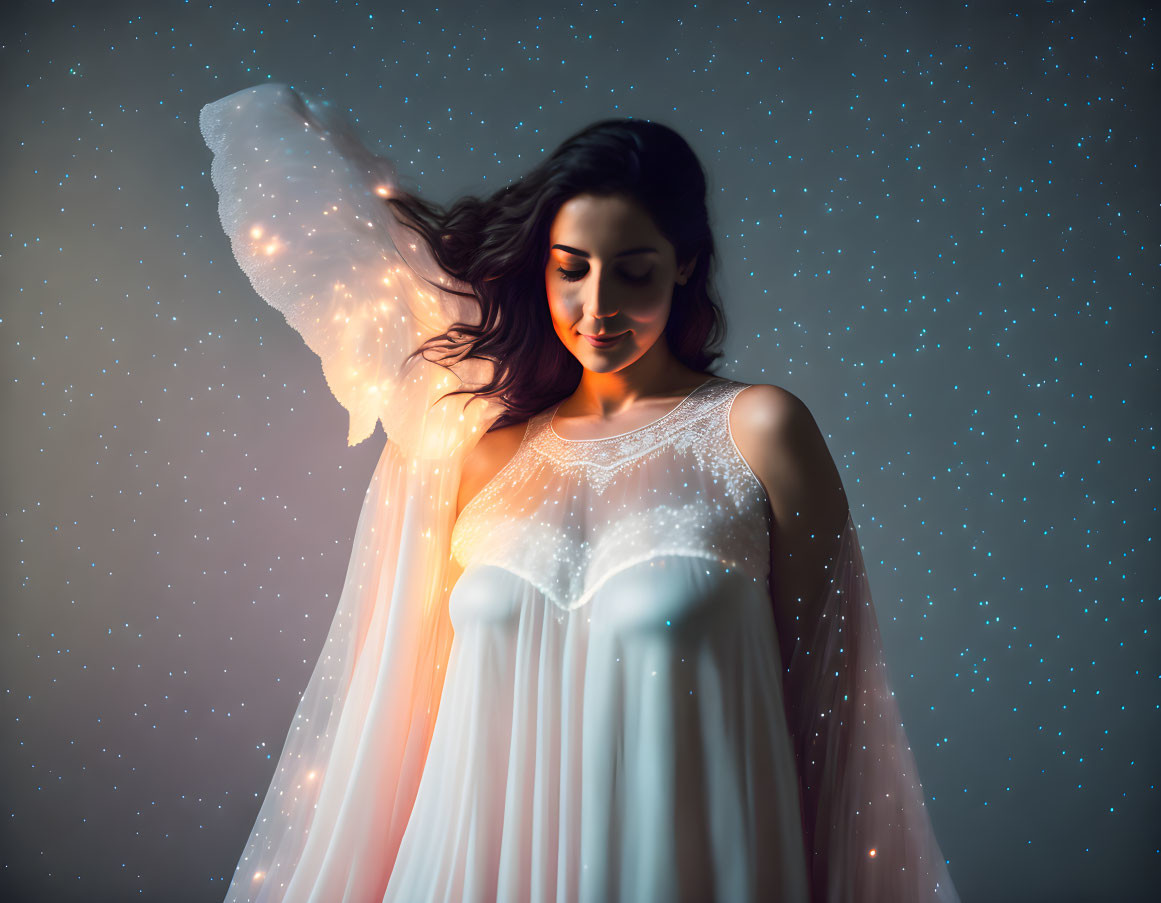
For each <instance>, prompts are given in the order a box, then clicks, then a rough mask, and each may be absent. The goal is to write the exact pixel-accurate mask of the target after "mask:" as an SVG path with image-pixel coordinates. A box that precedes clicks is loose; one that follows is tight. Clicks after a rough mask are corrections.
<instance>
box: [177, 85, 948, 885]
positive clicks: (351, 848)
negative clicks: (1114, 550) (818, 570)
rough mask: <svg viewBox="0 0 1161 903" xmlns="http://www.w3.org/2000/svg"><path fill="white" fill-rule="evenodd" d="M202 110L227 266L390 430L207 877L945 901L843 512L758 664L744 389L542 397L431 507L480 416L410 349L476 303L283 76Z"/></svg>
mask: <svg viewBox="0 0 1161 903" xmlns="http://www.w3.org/2000/svg"><path fill="white" fill-rule="evenodd" d="M200 125H201V130H202V134H203V136H204V137H205V139H206V142H207V144H208V146H209V147H210V149H211V150H212V152H213V154H214V158H213V164H212V169H211V176H212V179H213V183H214V186H215V188H216V189H217V191H218V193H219V196H220V202H219V214H220V216H221V220H222V225H223V228H224V230H225V232H226V234H227V235H228V236H229V238H230V242H231V247H232V250H233V252H234V256H235V258H236V259H237V260H238V263H239V265H240V266H241V268H242V269H243V271H244V272H245V273H246V274H247V276H248V277H249V278H250V281H251V283H252V284H253V286H254V288H255V290H256V291H257V292H258V293H259V294H260V295H261V297H262V298H263V299H264V300H265V301H266V302H268V303H269V304H270V305H272V306H273V307H275V308H276V309H278V310H279V311H281V312H282V313H283V314H284V315H285V316H286V318H287V321H288V322H289V323H290V325H291V326H293V327H294V328H295V329H296V330H297V331H299V333H300V334H301V335H302V336H303V339H304V341H305V342H306V344H307V346H308V347H309V348H310V349H311V350H312V351H314V352H315V353H316V354H317V355H318V356H319V358H320V360H321V362H322V368H323V373H324V375H325V376H326V379H327V383H328V385H329V386H330V387H331V389H332V391H333V392H334V394H335V397H336V398H337V399H338V400H339V401H340V403H342V404H343V405H344V407H345V408H346V409H347V410H348V412H349V413H350V417H351V420H350V429H349V432H348V437H347V440H348V442H350V443H351V444H355V443H357V442H359V441H361V440H362V439H364V438H366V437H367V436H369V435H371V433H372V432H373V430H374V427H375V424H376V421H377V420H381V421H382V423H383V425H384V428H385V430H386V432H387V442H386V443H385V445H384V448H383V452H382V455H381V457H380V459H379V463H378V465H377V466H376V468H375V472H374V473H373V475H372V477H371V482H370V486H369V487H368V489H367V492H366V496H365V498H364V503H363V507H362V510H361V512H360V515H359V520H358V524H357V527H356V530H355V538H354V544H353V549H352V556H351V561H350V565H349V567H348V570H347V575H346V578H345V580H344V584H343V588H342V593H341V595H340V599H339V603H338V606H337V608H336V610H335V612H334V616H333V620H332V622H331V627H330V630H329V631H328V634H327V638H326V641H325V643H324V645H323V648H322V651H321V653H320V655H319V658H318V661H317V663H316V665H315V669H314V671H313V672H312V674H311V677H310V679H309V681H308V683H307V685H306V687H305V688H304V690H303V694H302V697H301V699H300V701H299V704H298V707H297V710H296V712H295V715H294V719H293V721H292V723H291V725H290V729H289V731H288V734H287V738H286V742H285V744H284V746H283V748H282V751H281V753H280V755H279V757H278V762H277V765H276V767H275V769H274V772H273V774H272V776H271V779H270V786H269V788H268V789H267V791H266V794H265V797H264V798H263V800H262V803H261V806H260V807H259V809H258V812H257V816H256V819H255V822H254V826H253V828H252V830H251V832H250V836H249V838H248V839H247V841H246V843H245V846H244V848H243V850H242V853H241V855H240V858H239V860H238V864H237V868H236V870H235V873H234V877H233V880H232V882H231V884H230V888H229V891H228V894H227V899H228V900H230V901H254V903H259V901H264V903H265V901H269V903H273V901H317V903H362V901H380V900H391V901H444V900H456V901H460V900H463V901H492V900H501V901H508V900H511V901H524V900H528V901H560V903H566V901H582V900H583V901H598V900H599V901H626V903H629V901H634V903H635V901H649V900H724V901H730V900H738V901H751V900H754V901H756V900H780V901H799V900H810V901H812V903H815V901H826V903H837V901H861V903H909V901H940V903H948V901H951V903H954V901H957V900H958V897H957V896H956V894H955V891H954V889H953V887H952V884H951V881H950V879H949V877H948V873H947V867H946V863H945V860H944V859H943V856H942V854H941V852H940V850H939V847H938V844H937V843H936V840H935V836H934V832H933V830H932V826H931V823H930V820H929V814H928V810H927V808H926V806H925V803H924V797H923V791H922V787H921V785H920V783H919V779H918V775H917V774H916V770H915V763H914V759H913V757H912V755H911V752H910V749H909V747H908V746H907V737H906V734H905V732H904V730H903V726H902V724H901V723H900V721H899V713H898V710H897V707H896V705H895V702H894V696H893V693H892V692H891V690H890V686H889V682H888V679H887V670H886V667H885V664H884V662H883V660H882V655H881V644H880V637H879V629H878V624H877V621H876V618H875V614H874V607H873V604H872V601H871V595H870V589H869V586H868V584H867V579H866V571H865V568H864V565H863V561H862V557H861V554H860V550H859V544H858V537H857V534H856V532H855V527H854V524H853V521H852V520H851V518H850V517H849V516H848V518H847V521H846V524H845V526H844V527H843V529H842V531H841V532H840V533H839V534H838V535H837V536H836V537H834V539H833V542H834V549H833V565H832V570H831V573H830V579H829V581H828V583H827V585H826V587H825V590H824V591H822V593H821V594H820V597H819V598H818V599H815V600H811V602H810V604H809V605H806V606H804V607H803V609H802V611H801V612H800V614H799V615H798V616H797V617H796V618H794V619H791V620H790V623H793V624H794V625H795V628H794V630H795V636H794V637H793V642H792V643H791V646H790V648H792V650H793V651H792V654H791V658H790V660H789V661H787V662H782V661H780V660H779V651H778V650H779V648H780V647H779V643H778V637H777V636H776V633H775V626H774V625H775V622H774V619H773V615H772V609H771V605H772V602H771V594H770V588H769V583H768V580H769V561H770V546H769V542H770V529H771V520H770V517H771V514H770V506H769V502H768V501H767V500H766V497H765V493H764V491H763V488H762V486H761V484H760V482H759V481H758V480H757V478H756V477H755V476H754V474H753V472H752V471H751V470H750V468H749V466H748V465H747V463H746V462H745V460H744V459H743V458H742V456H741V454H740V452H739V451H738V449H737V447H736V445H735V444H734V442H733V439H732V436H731V434H730V429H729V419H728V418H729V410H730V406H731V405H732V403H733V400H734V399H735V398H736V397H737V395H738V393H739V392H741V391H742V390H743V389H744V388H745V387H746V385H745V384H744V383H740V382H736V381H733V380H729V379H724V378H721V377H714V378H713V379H711V380H709V381H707V382H706V383H703V384H702V385H701V386H699V387H698V388H697V389H695V390H694V391H693V392H692V393H691V394H690V395H689V396H687V397H686V398H685V399H683V400H682V402H681V403H680V404H679V405H678V406H676V407H675V408H674V409H673V410H672V411H670V412H669V413H668V414H666V415H665V416H663V417H661V418H660V419H658V420H656V421H654V422H653V423H651V424H649V425H647V426H645V427H642V428H640V429H637V430H632V431H630V432H628V433H625V434H622V435H619V436H613V437H608V438H605V439H595V440H592V439H590V440H568V439H564V438H562V437H560V436H559V435H557V434H556V432H555V431H554V430H553V428H552V424H551V420H550V418H551V416H552V413H553V412H554V411H555V408H552V409H549V410H546V411H544V412H542V413H541V414H540V415H538V416H536V417H533V418H532V419H531V420H530V421H529V422H528V423H527V425H526V429H525V433H524V437H523V441H522V443H521V445H520V447H519V450H518V451H517V452H516V454H515V456H514V457H513V458H512V459H511V460H510V461H509V462H507V463H506V464H505V466H504V467H503V468H502V469H501V471H500V472H499V473H497V474H496V476H495V477H494V478H493V479H492V480H491V481H490V482H489V483H488V484H487V485H486V486H485V487H484V488H483V489H482V490H481V491H480V492H479V494H478V495H476V496H475V498H473V499H472V501H471V502H470V503H469V504H468V505H467V506H466V507H465V509H464V511H463V512H462V514H461V515H460V517H459V518H458V519H457V517H456V515H455V502H456V495H457V491H458V487H459V481H460V474H461V472H462V465H463V458H464V456H465V455H466V454H467V452H468V451H470V449H471V448H472V447H473V446H474V444H475V443H476V442H477V441H478V440H479V438H480V436H481V435H482V434H483V433H484V432H485V431H486V430H487V429H488V427H489V426H491V425H492V424H493V423H494V422H495V419H496V417H497V416H498V415H499V414H500V413H501V409H500V408H499V406H498V405H497V404H496V403H494V402H493V401H489V400H485V399H479V398H474V397H473V396H472V395H471V394H470V390H471V389H473V388H479V387H480V386H481V385H482V384H483V382H485V381H486V380H487V379H488V378H489V376H490V369H489V368H490V366H491V364H490V363H489V362H485V361H472V360H465V361H461V362H457V363H455V364H453V365H450V366H446V367H445V366H443V365H442V364H437V363H434V362H432V361H429V360H426V359H425V358H423V357H416V358H412V359H410V360H409V359H407V354H408V353H409V352H410V351H411V350H413V349H414V348H415V347H416V346H417V345H418V344H419V343H420V342H421V341H422V340H423V339H425V338H428V337H430V336H433V335H437V334H439V333H440V332H442V331H443V330H445V329H447V328H448V326H449V325H451V324H453V323H455V322H471V323H475V322H478V314H479V311H478V305H475V303H474V299H473V298H472V297H471V296H470V293H469V292H468V289H469V287H467V286H464V285H462V284H457V283H454V282H453V281H452V280H450V279H448V278H447V276H446V274H443V273H442V272H440V271H439V269H438V267H436V266H435V265H434V263H433V261H432V259H431V257H430V252H428V251H427V249H426V247H425V246H424V245H423V243H422V242H421V241H417V240H416V238H415V235H414V233H413V232H411V231H409V230H408V228H407V227H406V225H405V224H403V223H401V222H400V221H398V220H397V219H396V218H395V217H394V215H393V214H392V212H391V210H390V208H389V207H388V206H387V205H386V204H385V203H384V199H385V198H387V197H390V195H391V192H392V191H393V190H394V189H395V188H396V187H397V183H396V181H395V170H394V167H393V165H392V163H391V162H390V161H389V160H387V159H385V158H383V157H379V156H377V155H375V154H373V153H371V152H370V151H369V150H368V149H367V148H366V147H365V146H364V145H363V144H362V143H361V141H360V139H359V138H358V136H357V135H356V134H355V132H354V131H353V129H352V128H351V127H350V125H349V124H348V123H347V122H346V121H345V120H344V118H343V117H342V116H341V115H339V114H338V113H337V111H336V110H335V109H334V108H333V107H331V106H330V105H329V104H328V103H326V102H325V101H319V100H314V99H311V98H308V97H305V96H304V95H302V94H300V93H299V92H296V91H294V90H293V89H291V88H289V87H287V86H286V85H280V84H269V83H268V84H262V85H259V86H256V87H254V88H249V89H246V90H243V91H239V92H237V93H236V94H232V95H229V96H228V97H224V98H222V99H220V100H217V101H214V102H213V103H210V104H207V105H206V106H205V107H204V108H203V110H202V113H201V119H200ZM461 388H463V389H467V390H469V391H468V393H465V394H464V395H459V396H447V395H446V394H445V393H447V392H449V391H451V390H454V389H461ZM779 622H780V623H783V622H784V619H781V618H780V619H779Z"/></svg>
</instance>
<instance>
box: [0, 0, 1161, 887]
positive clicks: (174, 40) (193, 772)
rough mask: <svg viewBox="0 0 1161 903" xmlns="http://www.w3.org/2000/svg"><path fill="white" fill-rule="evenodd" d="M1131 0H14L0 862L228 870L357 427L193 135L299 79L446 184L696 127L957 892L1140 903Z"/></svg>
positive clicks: (4, 52)
mask: <svg viewBox="0 0 1161 903" xmlns="http://www.w3.org/2000/svg"><path fill="white" fill-rule="evenodd" d="M400 2H401V3H406V0H400ZM1149 6H1150V4H1148V3H1136V4H1134V3H1096V4H1092V3H1090V4H1084V3H1075V4H1071V5H1070V4H1057V3H1026V4H1019V3H1018V4H1007V3H1003V4H1001V3H992V4H981V3H973V2H965V3H960V4H956V5H955V6H954V8H953V6H952V5H951V4H932V3H924V2H920V0H909V2H903V3H890V4H878V3H867V2H863V3H858V4H848V3H840V2H835V3H816V4H798V5H793V4H784V3H778V2H770V3H759V2H753V3H743V2H738V3H713V4H706V3H691V2H687V0H672V2H652V3H644V2H616V3H615V2H606V0H593V2H586V3H579V2H575V3H552V2H537V3H531V2H523V3H514V2H506V3H503V4H448V5H440V6H438V7H436V6H433V5H432V4H429V3H423V4H417V5H415V6H410V5H407V6H403V7H401V6H400V4H399V3H397V4H395V5H391V6H388V5H380V4H376V3H368V2H363V3H355V2H346V0H341V2H331V3H322V2H302V3H279V2H272V3H269V4H260V3H214V4H211V3H208V2H204V0H196V2H188V3H173V2H158V3H143V2H137V3H80V2H75V0H74V2H56V3H50V2H35V3H23V4H6V5H5V7H4V12H3V13H2V14H0V16H2V17H3V18H2V20H0V24H2V26H3V27H2V32H0V60H2V62H3V67H2V71H3V75H4V82H5V85H4V87H5V90H4V97H5V98H6V100H5V103H4V122H5V127H4V135H3V138H2V140H0V155H2V166H0V174H2V178H3V199H4V201H3V220H4V222H3V225H4V228H3V230H2V235H0V262H2V264H3V265H2V268H0V279H2V283H0V285H2V293H0V298H2V301H0V304H2V309H0V370H2V379H0V404H2V417H3V419H2V428H0V455H2V462H3V479H2V481H0V529H2V531H3V545H2V551H0V555H2V558H0V574H2V576H0V580H2V583H0V588H2V592H3V620H2V623H0V687H2V693H0V704H2V710H0V716H2V719H3V725H4V731H3V735H2V738H0V739H2V743H0V749H2V750H3V760H2V769H0V773H2V774H3V794H2V797H3V813H2V814H3V821H2V824H3V827H2V829H0V830H2V831H3V842H2V861H0V896H2V897H3V898H4V899H8V900H54V901H71V900H85V901H95V900H126V899H131V898H132V899H146V900H167V901H185V900H190V901H195V900H196V901H211V900H219V899H221V897H222V896H223V895H224V893H225V891H226V888H227V885H228V884H229V881H230V878H231V876H232V873H233V870H234V867H235V865H236V863H237V859H238V856H239V855H240V853H241V851H242V847H243V845H244V842H245V840H246V838H247V837H248V834H249V831H250V829H251V826H252V824H253V820H254V817H255V815H256V813H257V810H258V807H259V804H260V802H261V799H262V796H263V795H264V792H265V790H266V787H267V784H268V781H269V779H270V776H271V774H272V772H273V769H274V765H275V762H276V760H277V756H278V752H279V750H280V749H281V744H282V741H283V739H284V738H285V736H286V731H287V729H288V727H289V725H290V720H291V717H292V715H293V713H294V709H295V705H296V702H297V698H298V694H299V693H300V691H301V690H302V688H303V687H304V686H305V684H306V681H307V678H308V677H309V675H310V672H311V670H312V668H313V665H314V662H315V659H316V656H317V654H318V652H319V650H320V648H321V646H322V642H323V639H324V637H325V634H326V630H327V627H328V625H329V622H330V616H331V614H332V612H333V610H334V606H335V605H336V604H337V601H338V594H339V590H340V589H341V585H342V581H343V577H344V574H345V570H346V566H347V562H348V557H349V555H350V551H351V543H352V540H353V535H354V529H355V524H356V517H357V515H358V512H359V508H360V505H361V502H362V499H363V493H364V490H365V489H366V487H367V484H368V482H369V479H370V475H371V472H372V470H373V469H374V466H375V463H376V461H377V460H378V457H379V453H380V451H381V449H382V446H383V443H384V441H385V438H384V434H383V432H382V429H381V428H380V429H378V431H377V432H376V434H375V436H374V437H372V438H371V439H370V440H368V441H366V442H364V443H363V444H361V445H360V446H358V447H355V448H348V447H347V445H346V441H345V439H346V429H347V415H346V412H345V411H344V410H343V409H342V408H341V407H340V406H339V404H338V403H337V402H336V401H335V399H334V398H333V397H332V396H331V395H330V393H329V392H328V390H327V388H326V385H325V383H324V381H323V377H322V372H321V369H320V365H319V361H318V359H317V358H316V357H315V356H314V355H313V354H312V353H311V352H310V351H309V349H307V348H306V346H305V345H304V344H303V343H302V341H301V339H300V338H299V336H298V334H297V333H295V332H294V331H293V330H292V329H291V328H290V327H289V326H288V325H287V324H286V322H285V320H284V319H283V318H282V316H281V315H280V314H278V313H277V312H275V311H274V310H273V309H271V308H269V307H267V306H266V305H265V303H264V302H263V301H262V300H261V298H260V297H259V296H258V295H257V294H256V293H255V292H254V291H253V289H252V288H251V287H250V285H249V283H248V281H247V279H246V277H245V276H244V274H243V273H242V272H241V270H240V269H239V267H238V266H237V264H236V262H235V261H234V259H233V257H232V256H231V252H230V248H229V243H228V240H227V238H226V236H225V235H224V234H223V232H222V230H221V228H220V225H219V223H218V220H217V202H218V198H217V195H216V193H215V192H214V190H213V188H212V186H211V185H210V181H209V165H210V152H209V150H208V149H207V148H206V146H205V145H204V143H203V142H202V140H201V136H200V134H199V132H198V127H197V121H198V112H199V110H200V109H201V107H202V105H203V104H205V103H207V102H209V101H211V100H214V99H217V98H219V97H222V96H224V95H226V94H229V93H232V92H234V91H237V90H239V89H241V88H245V87H249V86H251V85H255V84H258V83H261V82H264V81H281V82H287V83H289V84H291V85H293V86H295V87H297V88H300V89H301V90H303V91H305V92H307V93H310V94H313V95H316V96H321V97H326V98H329V99H330V100H331V101H332V102H334V103H336V104H339V105H340V106H341V107H342V108H343V109H344V110H348V111H349V118H350V119H351V121H353V122H355V123H356V124H357V127H358V128H359V129H360V131H361V134H362V135H363V136H364V138H365V140H366V141H367V143H368V144H370V145H371V146H372V147H374V148H376V150H377V151H378V152H379V153H382V154H384V155H386V156H389V157H390V158H391V159H393V160H394V161H396V163H397V165H398V167H399V170H400V174H401V176H402V177H403V178H404V179H406V180H410V181H411V183H412V184H414V185H416V186H418V188H419V189H420V191H421V194H422V195H423V196H425V197H428V198H430V199H434V200H437V201H440V202H448V201H450V200H452V199H453V198H455V197H457V196H459V195H461V194H463V193H468V192H471V193H489V192H491V191H493V190H495V189H497V188H499V187H500V186H502V185H504V184H506V183H508V182H510V181H513V180H515V179H517V178H519V177H520V175H521V173H522V172H524V171H526V170H527V169H528V168H530V167H531V166H532V165H533V164H535V163H536V162H538V161H539V160H541V159H543V157H544V156H545V155H546V154H547V153H549V152H551V150H552V149H553V148H554V147H555V146H556V144H557V143H558V142H559V141H560V140H562V139H563V138H564V137H566V136H567V135H568V134H570V133H572V132H573V131H574V130H576V129H577V128H579V127H580V126H581V125H584V124H586V123H588V122H591V121H593V120H595V119H598V118H603V117H606V116H618V115H624V116H634V117H639V118H652V119H658V120H660V121H662V122H665V123H667V124H669V125H672V126H673V127H675V128H677V129H678V130H679V131H680V132H681V133H682V134H683V135H685V136H686V137H687V139H688V140H689V141H690V143H691V144H692V145H693V146H694V148H695V150H696V151H697V152H698V154H699V155H700V156H701V158H702V161H703V163H704V164H705V166H706V168H707V171H708V175H709V180H710V182H709V184H710V189H711V195H712V196H711V199H710V203H711V215H712V217H713V219H714V224H715V227H716V234H717V238H718V241H719V253H720V258H721V259H720V264H721V278H720V282H719V287H720V290H721V294H722V297H723V299H724V304H725V309H726V315H727V319H728V322H729V337H728V339H727V343H726V351H727V354H726V360H725V362H724V364H723V365H722V366H721V367H720V372H721V373H722V374H723V375H726V376H730V377H732V378H735V379H741V380H745V381H749V382H773V383H776V384H778V385H781V386H784V387H785V388H787V389H789V390H791V391H792V392H794V393H795V394H797V395H798V396H799V397H801V398H802V399H803V400H804V401H806V403H807V404H808V405H809V406H810V408H811V410H812V411H813V413H814V415H815V418H816V420H817V421H818V423H819V425H820V427H821V428H822V430H823V433H824V434H825V436H826V437H827V441H828V444H829V447H830V449H831V452H832V454H833V455H834V457H835V460H836V462H837V464H838V466H839V469H840V472H841V473H842V475H843V480H844V484H845V486H846V490H847V495H848V498H849V500H850V502H851V506H852V512H853V514H854V517H855V522H856V525H857V527H858V529H859V533H860V538H861V540H862V542H863V546H864V555H865V557H866V560H867V563H868V566H869V567H870V569H871V573H870V581H871V587H872V589H873V592H874V595H875V600H876V608H877V613H878V618H879V622H880V625H881V627H882V631H883V639H884V644H885V654H886V660H887V663H888V669H889V673H890V675H891V680H892V683H893V686H894V688H895V691H896V695H897V698H898V702H899V706H900V709H901V712H902V716H903V720H904V722H905V725H906V727H907V731H908V736H909V738H910V741H911V743H912V748H913V750H914V753H915V756H916V759H917V762H918V766H919V772H920V777H921V779H922V781H923V784H924V789H925V793H926V797H927V800H928V807H929V809H930V811H931V816H932V819H933V822H934V825H935V828H936V833H937V836H938V837H939V840H940V844H941V847H942V849H943V852H944V854H945V856H946V857H947V858H948V859H949V860H950V871H951V876H952V879H953V880H954V881H955V883H956V886H957V889H958V890H959V892H960V894H961V896H962V898H963V900H964V901H991V903H1000V901H1057V903H1059V901H1090V900H1091V901H1095V900H1114V899H1115V900H1120V901H1131V900H1144V899H1146V896H1147V893H1148V892H1149V891H1150V890H1151V889H1152V890H1155V888H1156V886H1157V882H1158V879H1159V872H1161V869H1159V863H1161V819H1159V818H1158V814H1159V807H1158V790H1157V781H1158V777H1159V768H1158V759H1159V752H1158V751H1159V739H1161V737H1159V733H1161V732H1159V731H1158V720H1159V717H1161V709H1159V703H1161V693H1159V688H1158V678H1159V677H1161V673H1159V657H1158V654H1157V648H1156V629H1155V628H1156V625H1155V623H1154V622H1155V620H1156V614H1157V603H1158V585H1159V583H1158V570H1159V569H1158V565H1157V558H1158V553H1157V549H1156V547H1155V546H1154V542H1155V534H1156V530H1157V526H1158V520H1157V504H1158V495H1157V485H1156V476H1157V429H1158V401H1157V398H1158V393H1157V391H1156V390H1157V388H1158V384H1159V381H1158V378H1157V377H1158V373H1157V355H1158V347H1157V344H1158V342H1157V327H1158V315H1157V278H1158V268H1159V258H1158V244H1159V233H1158V219H1157V217H1158V200H1159V196H1158V181H1157V172H1156V161H1157V159H1158V157H1159V148H1158V135H1157V119H1156V111H1157V106H1158V74H1157V62H1158V56H1159V53H1158V48H1159V46H1161V45H1159V44H1158V41H1157V37H1158V35H1157V27H1156V24H1155V15H1153V14H1152V12H1151V11H1150V9H1149ZM1150 687H1152V689H1149V688H1150Z"/></svg>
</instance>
